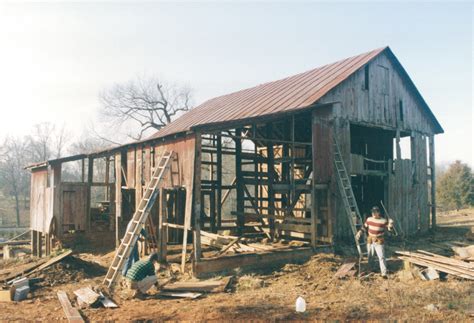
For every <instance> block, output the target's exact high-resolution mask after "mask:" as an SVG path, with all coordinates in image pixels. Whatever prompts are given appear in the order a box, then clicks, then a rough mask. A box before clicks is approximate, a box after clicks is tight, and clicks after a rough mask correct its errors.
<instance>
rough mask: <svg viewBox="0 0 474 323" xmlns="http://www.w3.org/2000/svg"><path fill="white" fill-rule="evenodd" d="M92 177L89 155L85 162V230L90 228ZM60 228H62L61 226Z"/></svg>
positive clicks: (92, 170)
mask: <svg viewBox="0 0 474 323" xmlns="http://www.w3.org/2000/svg"><path fill="white" fill-rule="evenodd" d="M93 178H94V158H91V157H89V159H88V163H87V203H86V208H87V231H90V230H91V199H92V180H93ZM61 230H62V228H61Z"/></svg>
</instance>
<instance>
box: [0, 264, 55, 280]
mask: <svg viewBox="0 0 474 323" xmlns="http://www.w3.org/2000/svg"><path fill="white" fill-rule="evenodd" d="M45 262H46V259H41V260H39V261H36V262H34V263H32V264H29V265H26V266H22V268H21V269H15V268H11V269H4V270H0V282H11V281H12V280H14V279H15V278H17V277H20V276H23V275H25V274H26V273H28V272H30V271H32V270H33V269H35V268H38V267H39V266H41V265H42V264H44V263H45Z"/></svg>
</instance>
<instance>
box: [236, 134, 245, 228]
mask: <svg viewBox="0 0 474 323" xmlns="http://www.w3.org/2000/svg"><path fill="white" fill-rule="evenodd" d="M235 133H236V137H238V138H235V177H236V178H237V182H236V192H237V200H236V204H237V205H236V208H237V234H238V235H241V234H242V232H243V229H244V225H245V216H244V211H245V210H244V198H245V196H244V185H245V183H244V178H243V175H242V139H240V134H241V133H242V129H241V128H237V129H235Z"/></svg>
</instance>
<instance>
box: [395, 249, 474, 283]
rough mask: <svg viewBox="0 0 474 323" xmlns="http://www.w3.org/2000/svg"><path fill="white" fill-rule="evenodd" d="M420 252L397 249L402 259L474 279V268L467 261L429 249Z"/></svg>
mask: <svg viewBox="0 0 474 323" xmlns="http://www.w3.org/2000/svg"><path fill="white" fill-rule="evenodd" d="M419 251H420V252H418V253H417V252H405V251H397V252H396V253H397V254H399V255H400V256H398V257H399V258H400V259H403V260H407V261H409V262H411V263H413V264H415V265H418V266H423V267H431V268H433V269H435V270H437V271H440V272H443V273H446V274H450V275H454V276H457V277H460V278H464V279H469V280H474V268H473V265H472V264H469V263H467V262H464V261H461V260H458V259H453V258H449V257H444V256H441V255H437V254H434V253H430V252H427V251H423V250H419Z"/></svg>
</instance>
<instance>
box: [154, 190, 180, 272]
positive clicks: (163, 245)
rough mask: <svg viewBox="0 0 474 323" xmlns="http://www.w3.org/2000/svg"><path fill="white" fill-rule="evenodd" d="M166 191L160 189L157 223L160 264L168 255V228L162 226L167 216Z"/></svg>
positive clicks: (166, 220)
mask: <svg viewBox="0 0 474 323" xmlns="http://www.w3.org/2000/svg"><path fill="white" fill-rule="evenodd" d="M166 211H167V208H166V191H165V190H164V189H163V188H160V209H159V212H160V217H159V223H158V230H159V232H160V236H159V239H158V240H159V245H160V247H159V248H160V252H159V255H160V262H161V263H165V262H166V256H167V254H168V250H167V247H168V227H167V226H165V225H164V224H165V223H167V222H168V219H167V216H166ZM183 271H184V270H183Z"/></svg>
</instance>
